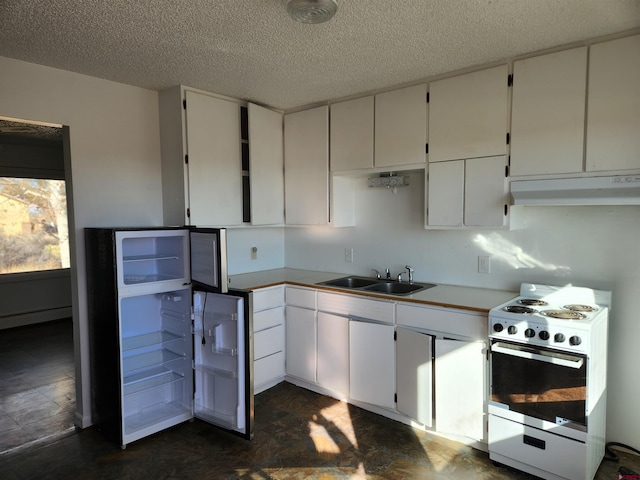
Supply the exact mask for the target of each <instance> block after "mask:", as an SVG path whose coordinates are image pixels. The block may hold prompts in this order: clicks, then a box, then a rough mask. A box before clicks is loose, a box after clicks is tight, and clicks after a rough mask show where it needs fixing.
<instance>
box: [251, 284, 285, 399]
mask: <svg viewBox="0 0 640 480" xmlns="http://www.w3.org/2000/svg"><path fill="white" fill-rule="evenodd" d="M284 325H285V324H284V287H282V286H276V287H269V288H262V289H258V290H255V291H254V293H253V392H254V394H258V393H260V392H262V391H264V390H266V389H268V388H270V387H272V386H274V385H276V384H278V383H280V382H281V381H282V380H283V379H284V375H285V368H284V362H285V326H284Z"/></svg>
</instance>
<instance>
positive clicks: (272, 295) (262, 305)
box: [253, 285, 284, 312]
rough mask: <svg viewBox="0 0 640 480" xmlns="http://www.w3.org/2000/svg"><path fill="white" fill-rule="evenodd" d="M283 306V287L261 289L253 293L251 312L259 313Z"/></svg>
mask: <svg viewBox="0 0 640 480" xmlns="http://www.w3.org/2000/svg"><path fill="white" fill-rule="evenodd" d="M281 305H284V287H283V286H281V285H279V286H277V287H271V288H261V289H259V290H254V292H253V311H254V312H260V311H261V310H268V309H270V308H274V307H279V306H281Z"/></svg>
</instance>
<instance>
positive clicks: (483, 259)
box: [478, 255, 491, 273]
mask: <svg viewBox="0 0 640 480" xmlns="http://www.w3.org/2000/svg"><path fill="white" fill-rule="evenodd" d="M490 272H491V261H490V257H489V255H480V256H479V257H478V273H490Z"/></svg>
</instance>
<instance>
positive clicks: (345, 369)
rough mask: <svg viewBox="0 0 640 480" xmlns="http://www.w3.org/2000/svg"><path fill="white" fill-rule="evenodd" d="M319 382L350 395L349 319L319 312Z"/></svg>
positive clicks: (344, 394)
mask: <svg viewBox="0 0 640 480" xmlns="http://www.w3.org/2000/svg"><path fill="white" fill-rule="evenodd" d="M317 366H318V384H319V385H320V386H321V387H323V388H326V389H328V390H331V391H332V392H334V393H336V394H339V395H341V396H344V397H345V398H348V397H349V319H348V318H345V317H341V316H339V315H333V314H330V313H325V312H318V358H317Z"/></svg>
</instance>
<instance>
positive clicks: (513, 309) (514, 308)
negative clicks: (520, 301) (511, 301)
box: [503, 305, 537, 314]
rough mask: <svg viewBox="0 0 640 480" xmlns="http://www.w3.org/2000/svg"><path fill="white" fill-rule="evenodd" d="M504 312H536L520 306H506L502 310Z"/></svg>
mask: <svg viewBox="0 0 640 480" xmlns="http://www.w3.org/2000/svg"><path fill="white" fill-rule="evenodd" d="M503 310H504V311H505V312H509V313H521V314H524V313H536V312H537V310H536V309H535V308H531V307H523V306H522V305H507V306H506V307H504V308H503Z"/></svg>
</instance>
